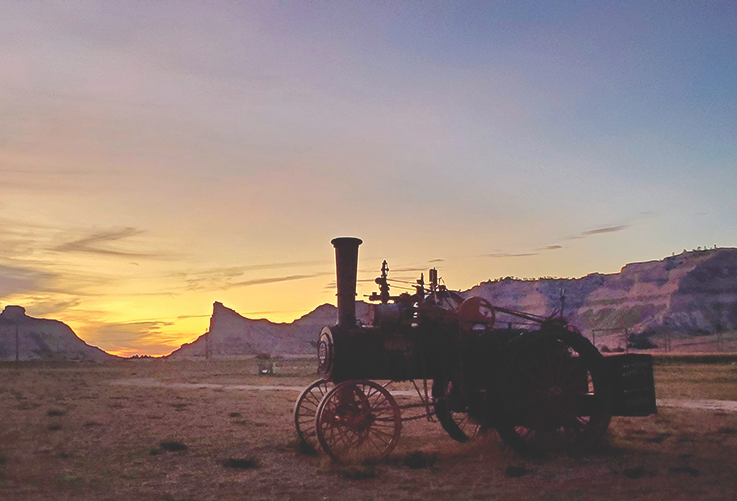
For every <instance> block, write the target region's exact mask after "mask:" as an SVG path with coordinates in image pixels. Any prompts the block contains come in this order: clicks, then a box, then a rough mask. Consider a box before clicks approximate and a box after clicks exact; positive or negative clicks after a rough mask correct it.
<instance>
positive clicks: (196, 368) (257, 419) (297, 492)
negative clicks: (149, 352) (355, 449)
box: [0, 359, 737, 501]
mask: <svg viewBox="0 0 737 501" xmlns="http://www.w3.org/2000/svg"><path fill="white" fill-rule="evenodd" d="M694 362H696V363H694ZM314 370H315V362H314V360H313V359H309V360H300V359H296V360H285V361H283V362H282V363H281V365H279V366H278V367H277V374H276V375H274V376H257V375H256V365H255V361H254V360H245V361H217V362H214V361H207V362H206V361H203V362H187V361H179V362H169V361H165V360H154V361H149V360H139V361H124V362H116V363H110V364H105V365H85V364H61V365H60V364H56V365H44V364H10V363H8V364H3V365H0V380H1V381H2V385H0V499H3V500H9V501H10V500H21V499H23V500H25V499H31V500H49V499H61V500H63V499H69V500H72V499H74V500H78V499H111V500H112V499H116V500H117V499H125V500H152V501H156V500H215V499H217V500H228V499H239V500H243V499H248V500H250V499H256V500H258V499H269V500H281V499H295V500H298V499H299V500H322V499H329V500H331V499H335V500H338V499H340V500H363V499H366V500H369V499H387V500H399V499H417V500H420V499H422V500H440V499H469V500H470V499H551V500H554V499H561V500H564V499H565V500H569V499H618V500H619V499H735V498H736V497H737V480H736V479H737V466H735V464H734V460H735V458H737V413H726V412H714V411H706V410H691V409H676V408H663V409H660V413H659V414H657V415H655V416H650V417H647V418H614V419H613V420H612V424H611V426H610V429H609V432H608V435H607V437H606V440H605V443H603V444H602V446H601V447H600V448H599V449H598V450H597V451H596V452H594V453H592V454H590V455H587V456H585V457H576V458H569V457H557V458H548V459H541V460H529V459H525V458H522V457H520V456H518V455H517V454H515V453H514V452H512V451H510V450H507V449H506V448H505V447H504V446H503V445H502V444H501V443H500V442H499V441H498V439H497V438H496V436H495V435H494V434H491V436H489V437H488V438H485V439H482V440H479V441H477V442H475V443H472V444H458V443H456V442H454V441H453V440H451V439H450V438H449V437H447V435H446V434H445V432H444V431H443V430H442V428H441V427H440V425H439V424H437V423H427V422H426V421H424V420H419V421H413V422H409V423H406V425H405V426H404V428H403V431H402V440H401V441H400V445H399V446H398V447H397V449H395V451H394V452H393V453H392V454H391V455H390V457H389V458H387V459H386V460H385V461H383V462H382V463H381V464H379V465H377V466H373V467H369V466H354V467H349V466H339V465H334V464H332V463H331V462H330V461H328V459H327V458H326V457H325V456H324V455H318V456H310V455H304V454H301V453H300V452H299V448H298V447H297V443H296V440H295V433H294V429H293V424H292V406H293V403H294V400H295V399H296V397H297V394H296V393H295V392H292V391H253V390H233V389H228V386H227V385H246V384H254V385H278V386H306V385H307V384H308V383H309V382H311V381H312V380H313V379H315V377H316V376H315V374H314ZM121 380H122V381H125V382H128V383H130V382H131V380H133V381H138V382H141V381H142V382H145V383H146V384H147V385H145V386H132V385H129V384H126V385H123V384H115V383H116V382H119V381H121ZM157 382H158V383H163V384H165V385H166V384H172V383H174V384H176V383H190V384H191V385H192V386H186V387H178V388H176V387H169V386H162V387H157V386H154V385H153V384H152V383H157ZM202 384H211V385H212V384H221V385H226V386H224V387H222V388H218V387H212V386H209V387H198V386H197V385H202ZM656 385H657V392H658V397H661V398H669V399H723V400H737V362H734V361H730V360H723V361H721V362H720V363H703V361H702V362H699V361H694V360H686V361H684V360H676V359H669V360H659V362H658V364H657V365H656ZM417 458H420V459H424V460H421V461H411V459H417Z"/></svg>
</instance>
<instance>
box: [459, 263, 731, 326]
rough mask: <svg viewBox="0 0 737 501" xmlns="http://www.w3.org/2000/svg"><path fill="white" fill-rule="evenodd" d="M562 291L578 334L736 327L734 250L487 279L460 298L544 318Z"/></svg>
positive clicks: (566, 310) (567, 309)
mask: <svg viewBox="0 0 737 501" xmlns="http://www.w3.org/2000/svg"><path fill="white" fill-rule="evenodd" d="M561 291H564V292H565V309H564V314H565V316H566V317H567V318H568V319H569V320H570V322H571V323H573V324H574V325H576V326H577V327H579V328H580V329H582V330H584V331H590V330H592V329H628V330H629V331H630V332H646V331H649V332H654V333H658V332H664V331H666V330H667V331H669V332H678V333H685V334H692V335H702V334H708V333H717V332H724V331H730V330H737V249H715V250H706V251H695V252H684V253H682V254H679V255H677V256H671V257H667V258H665V259H662V260H659V261H649V262H645V263H633V264H628V265H626V266H624V267H623V268H622V270H621V271H620V272H619V273H614V274H608V275H603V274H598V273H594V274H591V275H587V276H585V277H583V278H578V279H541V280H535V281H523V280H514V279H508V280H497V281H490V282H484V283H481V284H479V285H478V286H476V287H473V288H471V289H470V290H469V291H466V292H465V293H464V294H465V295H467V296H482V297H485V298H487V299H488V300H489V301H490V302H491V303H492V304H495V305H498V306H504V307H507V308H512V309H519V310H524V311H529V312H531V313H535V314H538V315H550V314H551V313H552V312H553V311H554V310H557V309H560V305H561V302H560V293H561Z"/></svg>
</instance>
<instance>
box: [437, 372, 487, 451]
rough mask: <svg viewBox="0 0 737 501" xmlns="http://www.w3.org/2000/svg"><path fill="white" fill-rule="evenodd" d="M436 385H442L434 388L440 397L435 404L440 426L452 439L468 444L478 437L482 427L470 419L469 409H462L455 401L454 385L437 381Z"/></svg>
mask: <svg viewBox="0 0 737 501" xmlns="http://www.w3.org/2000/svg"><path fill="white" fill-rule="evenodd" d="M434 384H437V385H440V387H439V388H437V389H436V388H433V394H435V395H439V396H438V397H437V398H436V399H435V401H434V403H433V407H434V408H435V416H436V417H437V418H438V421H440V425H441V426H442V427H443V429H444V430H445V431H446V432H448V435H450V438H452V439H453V440H456V441H458V442H468V441H469V440H471V439H473V438H475V437H476V435H478V433H479V429H480V428H481V426H480V425H479V424H478V423H477V422H476V421H474V420H473V419H471V417H469V415H468V412H467V409H465V408H462V407H461V406H460V405H459V402H458V401H457V400H456V399H454V393H453V383H452V382H450V381H449V382H447V383H446V382H443V381H436V382H435V383H434Z"/></svg>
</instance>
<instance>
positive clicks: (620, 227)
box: [581, 224, 630, 237]
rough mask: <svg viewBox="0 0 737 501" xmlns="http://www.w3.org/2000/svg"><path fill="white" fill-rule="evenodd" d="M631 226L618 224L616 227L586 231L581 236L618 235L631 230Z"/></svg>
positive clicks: (603, 227)
mask: <svg viewBox="0 0 737 501" xmlns="http://www.w3.org/2000/svg"><path fill="white" fill-rule="evenodd" d="M629 227H630V225H628V224H618V225H615V226H602V227H600V228H594V229H593V230H588V231H584V232H583V233H581V236H584V237H588V236H591V235H601V234H604V233H616V232H618V231H623V230H626V229H627V228H629Z"/></svg>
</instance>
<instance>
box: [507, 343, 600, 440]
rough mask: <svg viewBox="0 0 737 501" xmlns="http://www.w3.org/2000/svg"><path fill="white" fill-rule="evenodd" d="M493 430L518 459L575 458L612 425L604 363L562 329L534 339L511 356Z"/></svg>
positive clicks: (594, 352)
mask: <svg viewBox="0 0 737 501" xmlns="http://www.w3.org/2000/svg"><path fill="white" fill-rule="evenodd" d="M502 395H503V396H502V402H501V419H500V420H499V422H498V424H497V430H498V432H499V435H500V436H501V437H502V439H503V440H504V442H505V443H507V444H508V445H509V446H510V447H512V448H513V449H515V450H516V451H517V452H520V453H522V454H548V453H568V454H571V453H579V452H582V451H583V450H585V449H587V448H588V447H590V446H591V445H593V444H594V443H595V442H597V441H598V440H599V439H600V438H601V436H602V435H603V434H604V432H605V431H606V429H607V427H608V426H609V421H610V419H611V410H612V404H611V391H610V388H609V380H608V376H607V374H606V371H605V365H604V359H603V357H602V355H601V354H600V353H599V351H598V350H597V349H596V348H595V347H594V346H593V345H592V344H591V343H590V342H589V341H588V340H587V339H586V338H584V337H583V336H581V335H580V334H578V333H575V332H571V331H568V330H566V329H551V330H547V331H546V330H543V331H539V332H537V333H535V337H534V338H532V339H531V341H530V342H528V343H525V344H524V345H523V346H521V347H520V349H519V350H518V351H517V352H516V353H515V354H514V355H513V357H512V359H511V361H510V363H509V365H508V368H507V373H506V376H505V378H504V387H503V389H502Z"/></svg>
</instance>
